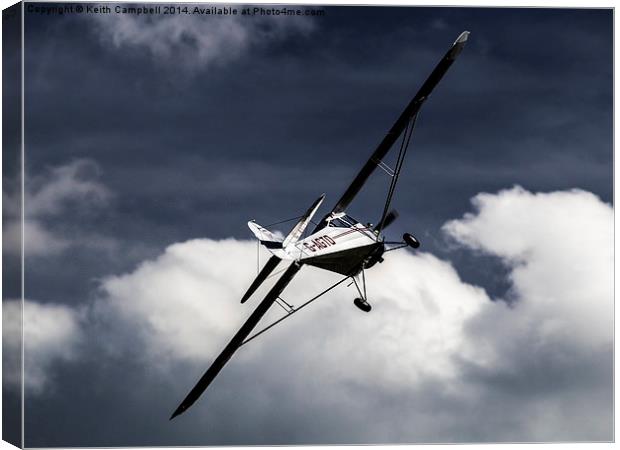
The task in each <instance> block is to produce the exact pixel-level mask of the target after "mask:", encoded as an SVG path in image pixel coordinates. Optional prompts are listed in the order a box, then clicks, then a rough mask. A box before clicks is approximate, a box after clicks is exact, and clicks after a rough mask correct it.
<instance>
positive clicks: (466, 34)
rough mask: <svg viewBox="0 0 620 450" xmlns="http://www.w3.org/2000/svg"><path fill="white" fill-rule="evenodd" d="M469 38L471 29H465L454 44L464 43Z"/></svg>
mask: <svg viewBox="0 0 620 450" xmlns="http://www.w3.org/2000/svg"><path fill="white" fill-rule="evenodd" d="M468 38H469V31H463V32H462V33H461V34H459V37H457V38H456V41H454V45H456V44H464V43H465V42H467V39H468Z"/></svg>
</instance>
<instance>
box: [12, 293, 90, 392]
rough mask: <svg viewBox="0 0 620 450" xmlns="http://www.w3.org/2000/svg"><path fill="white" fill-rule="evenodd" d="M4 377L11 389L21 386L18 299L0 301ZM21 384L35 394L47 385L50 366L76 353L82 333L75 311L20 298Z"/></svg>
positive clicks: (68, 358)
mask: <svg viewBox="0 0 620 450" xmlns="http://www.w3.org/2000/svg"><path fill="white" fill-rule="evenodd" d="M2 310H3V313H2V330H3V333H2V340H3V362H8V363H9V364H6V365H5V366H4V372H3V378H4V381H5V383H7V385H8V386H9V387H11V388H13V389H17V388H19V387H20V380H21V367H20V365H19V361H20V357H19V355H20V353H21V346H20V340H21V334H22V330H21V327H22V320H21V319H22V304H21V301H19V300H11V299H8V300H5V301H3V302H2ZM23 324H24V375H25V377H24V387H25V389H26V390H27V391H28V392H29V393H33V394H38V393H41V392H42V391H43V390H44V389H46V388H48V387H49V386H50V380H49V377H50V373H51V366H52V364H53V363H54V362H55V361H59V360H60V361H71V360H73V359H74V358H75V357H76V355H77V354H78V344H79V341H80V337H81V335H82V330H81V327H80V324H79V318H78V314H77V313H76V311H74V310H73V309H72V308H70V307H68V306H65V305H54V304H42V303H38V302H36V301H32V300H25V301H24V302H23Z"/></svg>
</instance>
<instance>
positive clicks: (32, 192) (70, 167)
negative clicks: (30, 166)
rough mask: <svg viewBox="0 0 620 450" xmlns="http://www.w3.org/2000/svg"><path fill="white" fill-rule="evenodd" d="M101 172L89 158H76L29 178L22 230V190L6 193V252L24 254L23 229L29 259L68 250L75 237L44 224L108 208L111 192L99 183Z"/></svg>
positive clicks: (4, 231)
mask: <svg viewBox="0 0 620 450" xmlns="http://www.w3.org/2000/svg"><path fill="white" fill-rule="evenodd" d="M100 175H101V170H100V168H99V166H98V165H97V164H96V163H95V162H94V161H92V160H90V159H76V160H73V161H71V162H70V163H68V164H65V165H61V166H56V167H52V168H50V169H49V170H48V171H47V172H46V173H45V174H42V175H37V176H30V175H29V174H27V175H26V182H25V198H24V205H25V213H24V224H23V228H22V224H21V217H20V212H21V211H20V208H21V198H20V195H19V191H13V192H7V191H5V192H3V204H4V205H5V206H4V208H5V211H6V214H7V217H8V220H7V223H6V225H5V226H4V228H3V244H4V249H5V251H7V252H8V253H10V254H11V255H19V254H20V252H21V238H22V230H23V233H24V241H25V242H24V252H25V255H26V256H44V255H50V254H55V253H58V252H60V251H62V250H64V249H66V248H68V247H69V246H70V245H71V244H72V242H73V241H74V240H75V239H76V236H75V235H74V236H70V237H69V236H63V235H61V234H59V233H55V232H54V231H53V230H51V229H50V228H49V227H48V226H47V225H46V224H45V222H46V221H47V220H50V219H54V218H58V217H60V216H62V215H71V216H72V217H74V216H76V215H77V214H78V213H79V212H84V211H91V210H93V209H97V208H99V207H101V206H103V205H105V204H106V203H107V202H108V200H109V199H110V197H111V193H110V191H109V190H108V189H107V188H106V187H105V186H104V185H103V184H101V182H100V181H99V179H98V178H99V177H100Z"/></svg>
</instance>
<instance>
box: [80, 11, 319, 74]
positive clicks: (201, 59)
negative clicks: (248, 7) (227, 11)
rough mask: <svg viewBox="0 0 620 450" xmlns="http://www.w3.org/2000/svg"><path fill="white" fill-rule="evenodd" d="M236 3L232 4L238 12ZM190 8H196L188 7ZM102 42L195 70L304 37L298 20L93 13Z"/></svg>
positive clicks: (304, 23) (309, 25) (303, 23)
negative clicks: (265, 46) (272, 44)
mask: <svg viewBox="0 0 620 450" xmlns="http://www.w3.org/2000/svg"><path fill="white" fill-rule="evenodd" d="M240 6H241V5H237V7H238V9H239V10H241V8H239V7H240ZM187 7H188V8H190V9H193V8H194V7H195V5H187ZM92 17H93V19H94V20H95V21H96V23H97V25H98V30H99V33H100V37H101V39H102V40H103V41H104V42H106V43H110V44H112V45H113V46H114V47H116V48H121V47H127V48H130V49H135V50H137V51H146V52H147V53H148V54H149V55H150V56H151V57H152V58H153V60H154V61H155V62H156V63H158V64H161V65H169V64H171V65H173V66H174V67H175V68H178V67H179V66H181V67H183V68H186V69H190V70H197V69H203V68H206V67H210V66H216V65H221V64H225V63H228V62H230V61H233V60H235V59H237V58H240V57H241V56H243V55H245V54H246V53H248V52H249V51H250V50H251V49H255V48H260V47H261V46H264V45H267V44H269V43H272V42H278V41H282V40H284V39H286V38H287V37H288V36H290V35H302V36H303V35H307V34H309V33H310V32H312V31H313V29H314V27H315V26H314V23H313V22H311V21H309V20H307V18H304V17H303V16H272V15H270V16H241V15H234V16H233V15H230V16H204V15H185V14H177V15H168V16H158V17H157V19H156V20H153V19H151V18H149V17H147V16H144V15H143V16H137V15H131V14H114V15H94V16H92Z"/></svg>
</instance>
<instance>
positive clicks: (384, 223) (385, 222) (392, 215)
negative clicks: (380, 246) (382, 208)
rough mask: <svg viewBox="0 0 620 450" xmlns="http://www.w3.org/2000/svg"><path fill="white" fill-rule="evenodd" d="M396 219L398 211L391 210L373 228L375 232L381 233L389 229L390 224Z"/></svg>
mask: <svg viewBox="0 0 620 450" xmlns="http://www.w3.org/2000/svg"><path fill="white" fill-rule="evenodd" d="M397 218H398V211H396V210H395V209H392V210H391V211H390V212H389V213H387V214H386V215H385V217H383V218H382V220H380V221H379V223H378V224H377V226H376V227H375V231H376V232H378V233H381V231H383V230H384V229H385V228H387V227H389V226H390V225H391V224H392V222H394V221H395V220H396V219H397Z"/></svg>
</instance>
